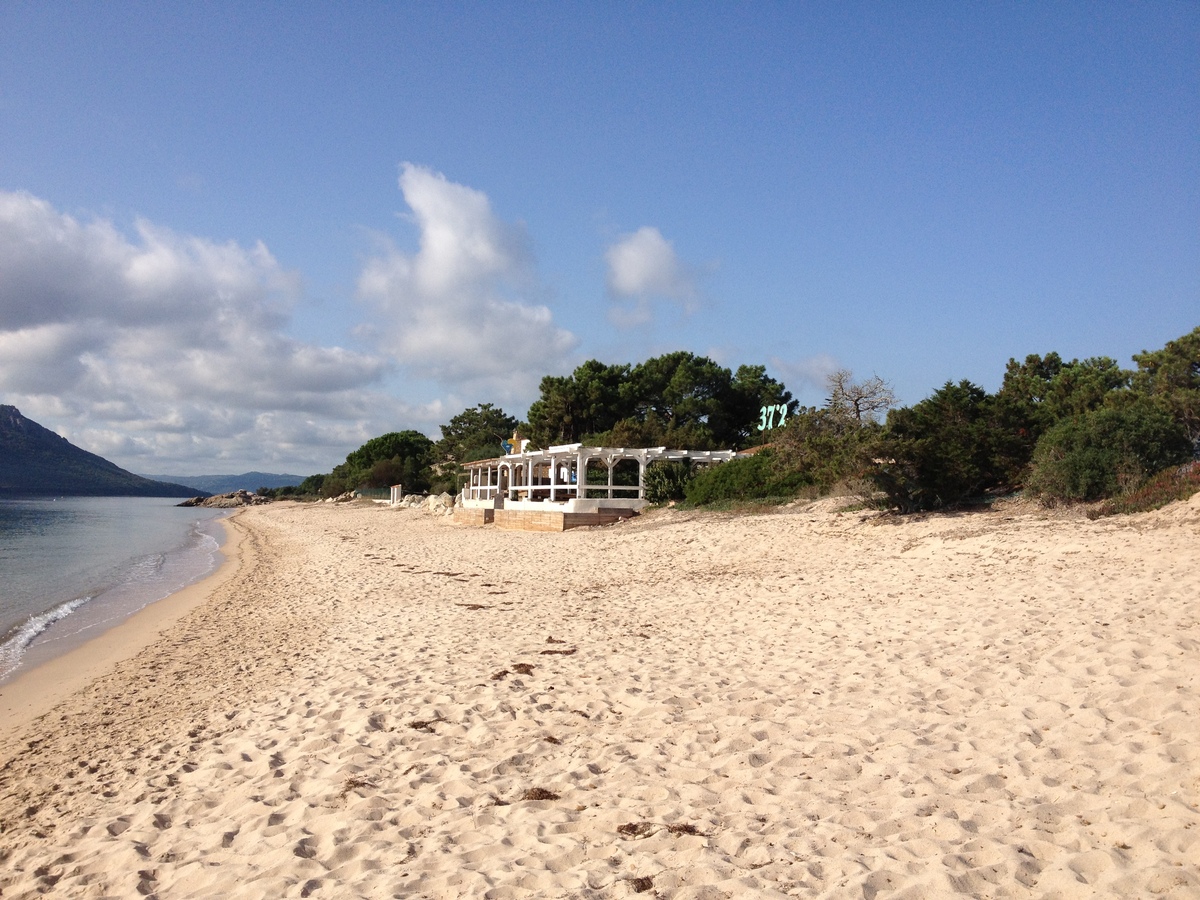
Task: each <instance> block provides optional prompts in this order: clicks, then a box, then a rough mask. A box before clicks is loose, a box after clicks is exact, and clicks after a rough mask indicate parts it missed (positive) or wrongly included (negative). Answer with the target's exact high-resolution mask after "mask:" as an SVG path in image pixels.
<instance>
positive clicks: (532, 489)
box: [454, 439, 737, 531]
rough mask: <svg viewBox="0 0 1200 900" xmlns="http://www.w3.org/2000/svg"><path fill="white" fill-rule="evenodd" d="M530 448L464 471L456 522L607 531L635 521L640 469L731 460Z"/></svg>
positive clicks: (698, 453)
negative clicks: (586, 527) (604, 528)
mask: <svg viewBox="0 0 1200 900" xmlns="http://www.w3.org/2000/svg"><path fill="white" fill-rule="evenodd" d="M518 440H519V439H518ZM528 445H529V441H527V440H519V445H518V444H514V445H513V450H512V451H511V452H509V453H507V454H506V455H504V456H500V457H496V458H495V459H481V460H477V461H476V462H469V463H465V464H464V465H463V468H464V469H466V471H467V476H468V478H467V483H466V484H465V485H464V486H463V489H462V493H461V495H460V498H459V502H458V504H457V505H456V506H455V511H454V518H455V521H458V522H462V523H464V524H471V525H486V524H490V523H492V522H495V523H496V524H497V525H499V526H500V527H503V528H516V529H521V530H525V531H564V530H566V529H567V528H576V527H579V526H582V525H605V524H610V523H612V522H615V521H617V520H618V519H627V518H629V517H630V516H635V515H637V514H638V512H640V511H641V510H642V509H643V508H644V507H646V506H647V505H648V502H647V500H646V469H647V468H649V466H650V464H651V463H654V462H660V461H662V462H670V461H676V460H689V461H691V462H693V463H697V464H700V465H712V464H714V463H720V462H726V461H728V460H731V459H733V458H734V456H736V455H737V454H736V453H735V452H734V451H733V450H670V449H667V448H666V447H644V448H638V449H631V448H627V447H585V446H584V445H583V444H561V445H558V446H552V447H550V448H549V449H547V450H529V449H527V448H528Z"/></svg>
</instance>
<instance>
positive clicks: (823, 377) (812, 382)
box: [771, 353, 841, 403]
mask: <svg viewBox="0 0 1200 900" xmlns="http://www.w3.org/2000/svg"><path fill="white" fill-rule="evenodd" d="M771 368H772V369H774V370H775V371H776V372H777V373H779V376H780V377H781V378H782V380H783V382H784V384H786V385H787V386H788V387H789V388H790V389H791V391H792V393H794V394H796V395H799V394H800V392H801V391H807V392H808V393H810V394H811V393H813V392H823V391H825V390H826V388H827V386H828V385H827V379H828V378H829V376H830V375H832V374H833V373H834V372H836V371H837V370H838V369H840V368H841V366H840V365H839V364H838V361H837V360H836V359H834V358H833V357H832V356H830V355H829V354H828V353H818V354H816V355H815V356H809V357H805V358H804V359H798V360H785V359H780V358H779V357H775V356H773V357H771ZM821 402H822V403H823V402H824V401H823V400H822V401H821Z"/></svg>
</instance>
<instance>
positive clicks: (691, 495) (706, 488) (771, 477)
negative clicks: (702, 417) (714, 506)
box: [686, 450, 805, 506]
mask: <svg viewBox="0 0 1200 900" xmlns="http://www.w3.org/2000/svg"><path fill="white" fill-rule="evenodd" d="M804 485H805V481H804V478H803V477H802V476H801V475H800V474H799V473H797V472H790V473H786V474H784V475H779V474H777V473H776V471H775V467H774V462H773V460H772V454H771V451H770V450H763V451H760V452H759V453H756V454H754V455H753V456H744V457H740V458H738V459H731V460H730V461H729V462H726V463H720V464H719V465H715V466H710V467H709V468H707V469H705V470H703V471H702V472H700V473H699V474H698V475H696V477H695V478H693V479H692V480H691V482H690V483H689V484H688V486H687V495H686V496H687V501H688V503H692V504H695V505H696V506H703V505H704V504H706V503H718V502H721V501H729V500H767V499H789V500H790V499H791V498H792V497H795V496H796V494H797V492H798V491H799V490H800V489H801V488H802V487H804Z"/></svg>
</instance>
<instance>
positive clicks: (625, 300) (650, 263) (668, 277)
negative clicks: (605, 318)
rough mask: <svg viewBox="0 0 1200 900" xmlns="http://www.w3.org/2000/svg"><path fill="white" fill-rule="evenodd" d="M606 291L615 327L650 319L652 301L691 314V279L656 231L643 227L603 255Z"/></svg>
mask: <svg viewBox="0 0 1200 900" xmlns="http://www.w3.org/2000/svg"><path fill="white" fill-rule="evenodd" d="M604 259H605V262H607V264H608V291H609V294H610V296H611V297H612V299H613V301H614V306H613V307H612V309H611V311H610V316H609V317H610V319H611V320H612V321H613V323H614V324H616V325H618V326H619V327H623V328H628V327H632V326H634V325H643V324H645V323H647V322H649V321H650V320H651V319H653V317H654V311H653V306H652V303H653V301H655V300H659V299H665V300H672V301H675V302H676V303H678V304H680V306H681V307H682V309H683V311H684V313H688V314H690V313H691V312H693V311H694V310H695V304H696V298H697V296H698V293H697V290H696V283H695V277H694V275H693V273H692V272H691V271H690V270H689V269H688V267H687V266H685V265H684V264H683V262H682V261H681V260H680V259H679V257H678V255H676V253H675V248H674V247H673V246H672V244H671V242H670V241H668V240H667V239H666V238H664V237H663V236H662V232H660V231H659V230H658V229H657V228H652V227H650V226H648V225H647V226H643V227H641V228H639V229H638V230H637V231H635V232H633V233H632V234H626V235H623V236H622V237H621V238H620V240H618V241H617V242H616V243H615V244H613V245H612V246H610V247H609V248H608V250H607V251H606V252H605V254H604Z"/></svg>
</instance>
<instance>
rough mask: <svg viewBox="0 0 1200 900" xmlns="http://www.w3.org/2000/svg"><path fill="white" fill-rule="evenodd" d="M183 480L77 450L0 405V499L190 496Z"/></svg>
mask: <svg viewBox="0 0 1200 900" xmlns="http://www.w3.org/2000/svg"><path fill="white" fill-rule="evenodd" d="M195 495H196V491H195V490H194V489H193V488H189V487H184V486H183V485H182V484H168V483H166V482H162V481H152V480H151V479H149V478H143V477H142V476H141V475H134V474H133V473H132V472H126V471H125V470H124V469H122V468H121V467H120V466H118V465H116V464H114V463H110V462H109V461H108V460H107V459H104V458H103V457H100V456H97V455H96V454H95V453H88V452H87V451H86V450H81V449H79V448H78V447H76V446H75V445H74V444H72V443H71V442H70V441H68V440H67V439H66V438H64V437H60V436H59V435H57V434H55V433H54V432H53V431H50V430H49V429H47V428H43V427H42V426H41V425H39V424H38V423H37V422H34V421H33V420H32V419H27V418H25V417H24V416H23V415H21V411H20V410H18V409H17V408H16V407H15V406H0V497H14V496H17V497H19V496H24V497H31V496H57V497H193V496H195Z"/></svg>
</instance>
